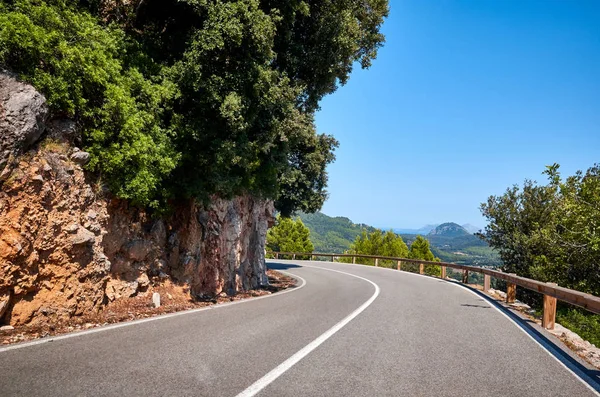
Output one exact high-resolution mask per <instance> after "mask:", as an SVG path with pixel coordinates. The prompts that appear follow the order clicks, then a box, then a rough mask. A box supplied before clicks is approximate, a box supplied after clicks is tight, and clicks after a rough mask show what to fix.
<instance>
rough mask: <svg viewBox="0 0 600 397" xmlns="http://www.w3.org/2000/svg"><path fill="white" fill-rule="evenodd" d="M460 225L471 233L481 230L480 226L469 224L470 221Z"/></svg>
mask: <svg viewBox="0 0 600 397" xmlns="http://www.w3.org/2000/svg"><path fill="white" fill-rule="evenodd" d="M462 227H464V228H465V230H466V231H467V232H469V233H471V234H475V233H477V232H478V231H480V230H481V228H480V227H477V226H473V225H471V224H470V223H465V224H464V225H462Z"/></svg>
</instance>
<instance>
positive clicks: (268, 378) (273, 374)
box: [237, 266, 379, 397]
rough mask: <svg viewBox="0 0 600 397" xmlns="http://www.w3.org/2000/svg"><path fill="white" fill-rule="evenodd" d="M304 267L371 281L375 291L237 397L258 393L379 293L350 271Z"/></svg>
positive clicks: (341, 326) (376, 288)
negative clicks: (340, 319)
mask: <svg viewBox="0 0 600 397" xmlns="http://www.w3.org/2000/svg"><path fill="white" fill-rule="evenodd" d="M304 267H308V268H313V269H321V270H327V271H330V272H336V273H341V274H345V275H347V276H351V277H356V278H359V279H361V280H364V281H367V282H369V283H371V284H372V285H373V286H374V287H375V293H374V294H373V295H372V296H371V297H370V298H369V299H368V300H367V301H366V302H365V303H363V304H362V305H361V306H360V307H359V308H358V309H356V310H355V311H353V312H352V313H350V314H349V315H348V316H347V317H345V318H344V319H343V320H342V321H340V322H339V323H337V324H336V325H334V326H333V327H331V328H330V329H329V330H327V331H325V333H323V334H321V335H320V336H319V337H317V339H315V340H313V341H312V342H310V343H309V344H308V345H306V346H304V347H303V348H302V349H300V350H299V351H298V352H296V353H295V354H294V355H292V356H291V357H290V358H288V359H287V360H285V361H284V362H282V363H281V364H279V365H278V366H277V367H275V368H274V369H273V370H271V371H270V372H269V373H267V374H266V375H265V376H263V377H262V378H260V379H259V380H257V381H256V382H254V383H253V384H252V385H250V386H249V387H248V388H247V389H246V390H244V391H243V392H241V393H240V394H238V395H237V397H250V396H254V395H256V394H257V393H259V392H260V391H261V390H263V389H264V388H265V387H267V386H268V385H269V384H270V383H272V382H273V381H274V380H275V379H277V378H279V377H280V376H281V375H283V374H284V373H285V372H286V371H287V370H288V369H290V368H292V367H293V366H294V365H295V364H297V363H298V362H299V361H300V360H302V359H303V358H304V357H306V356H307V355H308V354H310V352H312V351H313V350H315V349H316V348H317V347H319V346H320V345H321V344H322V343H323V342H325V341H326V340H327V339H329V338H331V337H332V336H333V335H334V334H335V333H336V332H338V331H339V330H340V329H342V328H343V327H344V326H345V325H346V324H348V323H349V322H350V321H352V320H353V319H354V318H355V317H356V316H358V315H359V314H360V313H362V312H363V311H364V310H365V309H366V308H367V307H369V306H370V305H371V303H373V301H374V300H375V299H376V298H377V296H378V295H379V286H378V285H377V284H375V283H374V282H372V281H371V280H368V279H366V278H364V277H360V276H357V275H355V274H351V273H346V272H342V271H340V270H333V269H327V268H324V267H318V266H304Z"/></svg>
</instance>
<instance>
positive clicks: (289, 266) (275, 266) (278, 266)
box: [267, 262, 302, 270]
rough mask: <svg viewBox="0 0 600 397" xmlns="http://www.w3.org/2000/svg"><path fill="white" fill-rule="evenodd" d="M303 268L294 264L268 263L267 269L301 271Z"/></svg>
mask: <svg viewBox="0 0 600 397" xmlns="http://www.w3.org/2000/svg"><path fill="white" fill-rule="evenodd" d="M301 267H302V266H298V265H294V264H293V263H279V262H267V268H269V269H272V270H287V269H300V268H301Z"/></svg>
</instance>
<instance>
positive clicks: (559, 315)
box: [556, 305, 600, 346]
mask: <svg viewBox="0 0 600 397" xmlns="http://www.w3.org/2000/svg"><path fill="white" fill-rule="evenodd" d="M560 306H561V305H559V308H558V310H557V312H556V321H557V322H558V323H560V324H561V325H562V326H563V327H566V328H568V329H570V330H571V331H573V332H575V333H577V334H578V335H579V336H581V337H582V338H583V339H585V340H587V341H588V342H590V343H593V344H594V345H596V346H600V316H599V315H597V314H593V313H589V312H586V311H584V310H582V309H577V308H573V307H560Z"/></svg>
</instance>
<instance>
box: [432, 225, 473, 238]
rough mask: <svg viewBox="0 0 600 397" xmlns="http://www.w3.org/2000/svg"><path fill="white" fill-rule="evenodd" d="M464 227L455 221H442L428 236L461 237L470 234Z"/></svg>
mask: <svg viewBox="0 0 600 397" xmlns="http://www.w3.org/2000/svg"><path fill="white" fill-rule="evenodd" d="M470 234H471V233H469V232H468V231H467V229H465V228H464V227H462V226H461V225H459V224H458V223H454V222H447V223H442V224H441V225H439V226H438V227H436V228H435V229H433V230H432V231H430V232H429V234H428V236H444V237H460V236H467V235H470Z"/></svg>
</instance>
